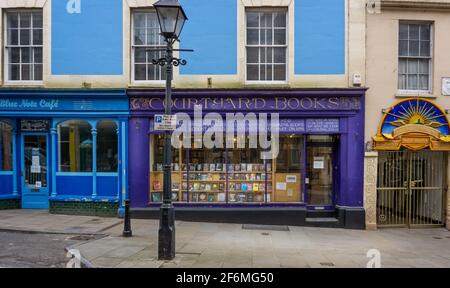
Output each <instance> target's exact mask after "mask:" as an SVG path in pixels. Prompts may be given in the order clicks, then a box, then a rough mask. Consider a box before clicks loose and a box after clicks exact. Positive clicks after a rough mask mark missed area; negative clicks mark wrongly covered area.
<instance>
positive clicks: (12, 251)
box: [0, 231, 82, 268]
mask: <svg viewBox="0 0 450 288" xmlns="http://www.w3.org/2000/svg"><path fill="white" fill-rule="evenodd" d="M78 237H79V236H75V237H73V236H71V235H64V234H44V233H27V232H16V231H14V232H0V239H1V241H0V267H4V268H64V267H67V264H68V263H69V261H70V260H71V258H69V257H68V256H67V255H68V253H67V252H66V251H65V248H66V247H67V246H71V245H75V244H77V243H81V242H82V240H81V239H80V238H78ZM80 265H81V263H80Z"/></svg>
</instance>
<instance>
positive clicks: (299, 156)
mask: <svg viewBox="0 0 450 288" xmlns="http://www.w3.org/2000/svg"><path fill="white" fill-rule="evenodd" d="M279 141H280V142H279V144H280V152H279V154H278V157H277V159H276V160H275V162H276V165H275V170H274V179H275V193H274V199H273V200H274V202H302V201H303V193H302V191H303V189H302V185H303V183H302V177H303V176H304V175H303V174H304V171H303V166H304V165H303V161H304V160H303V159H304V156H303V150H304V145H305V144H304V138H303V136H299V135H283V136H280V140H279Z"/></svg>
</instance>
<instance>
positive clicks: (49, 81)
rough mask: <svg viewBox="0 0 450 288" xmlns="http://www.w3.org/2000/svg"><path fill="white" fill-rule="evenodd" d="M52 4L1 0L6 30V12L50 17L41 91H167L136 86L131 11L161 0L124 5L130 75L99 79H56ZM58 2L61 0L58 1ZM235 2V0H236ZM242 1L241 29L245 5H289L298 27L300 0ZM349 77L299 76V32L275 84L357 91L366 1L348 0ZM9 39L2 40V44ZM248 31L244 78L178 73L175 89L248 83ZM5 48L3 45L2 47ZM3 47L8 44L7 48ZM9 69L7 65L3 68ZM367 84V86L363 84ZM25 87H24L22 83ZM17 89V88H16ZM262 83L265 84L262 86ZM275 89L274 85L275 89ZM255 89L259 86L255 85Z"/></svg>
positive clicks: (241, 39)
mask: <svg viewBox="0 0 450 288" xmlns="http://www.w3.org/2000/svg"><path fill="white" fill-rule="evenodd" d="M51 1H52V0H0V2H1V3H0V12H1V13H0V17H1V19H0V20H1V21H0V27H2V26H3V25H2V24H3V21H4V13H3V12H4V10H2V9H9V8H25V7H29V8H33V7H34V8H43V14H44V55H43V57H44V81H43V83H42V85H40V87H46V88H79V87H83V86H84V85H86V86H87V87H92V88H127V87H164V83H156V84H155V83H149V84H147V85H142V84H139V85H135V84H134V83H132V82H131V67H130V66H131V63H130V60H131V59H130V58H131V48H130V41H131V38H130V37H131V28H130V24H131V19H130V18H131V11H132V9H138V8H144V7H151V6H152V5H153V3H154V2H156V0H124V5H123V20H124V31H123V38H124V42H123V57H124V66H123V67H124V68H123V69H124V72H123V75H120V76H93V75H81V76H80V75H68V76H60V75H52V74H51V41H52V39H51ZM53 1H55V0H53ZM230 1H231V0H230ZM234 1H238V21H239V22H238V25H239V26H238V27H245V7H261V6H264V7H270V6H273V7H288V9H289V20H288V21H289V23H294V16H295V15H294V9H293V5H294V0H258V1H256V0H234ZM346 13H347V15H346V19H347V24H346V37H347V41H346V44H347V45H346V54H347V57H346V74H345V75H295V74H294V57H295V55H294V49H293V45H294V29H293V25H290V26H289V27H288V31H289V48H288V49H289V52H288V55H289V62H288V63H289V64H288V71H289V73H288V74H289V75H288V79H289V81H288V83H287V84H285V85H275V86H276V87H279V86H281V87H293V88H294V87H308V88H313V87H322V88H337V87H351V86H352V75H353V74H354V73H360V74H361V75H362V77H363V81H364V80H365V69H364V65H365V28H364V27H365V15H366V9H365V3H364V1H361V0H346ZM2 40H3V39H0V43H1V42H2ZM244 43H245V30H244V29H239V32H238V45H239V47H238V60H239V61H238V74H237V75H179V71H178V69H177V68H175V71H174V86H175V87H177V88H180V87H183V88H206V87H208V86H207V83H208V78H211V79H212V83H213V87H214V88H221V87H227V88H238V87H246V85H245V65H243V63H245V46H244ZM1 44H3V43H1ZM2 47H3V45H2ZM2 50H3V49H2ZM3 54H4V52H3V51H2V53H0V61H1V63H3V59H2V57H3ZM2 66H3V65H2ZM0 79H2V80H1V81H2V86H4V87H7V86H11V84H10V83H5V81H4V78H3V71H0ZM363 84H364V82H363ZM22 85H23V84H22ZM14 86H17V85H14ZM260 86H261V85H259V87H260ZM271 86H274V85H271ZM249 87H254V86H249Z"/></svg>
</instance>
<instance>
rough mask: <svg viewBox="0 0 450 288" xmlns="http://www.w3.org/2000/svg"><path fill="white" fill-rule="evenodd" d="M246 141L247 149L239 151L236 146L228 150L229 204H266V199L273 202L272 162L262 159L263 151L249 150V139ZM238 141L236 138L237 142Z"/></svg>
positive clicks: (257, 149) (258, 149)
mask: <svg viewBox="0 0 450 288" xmlns="http://www.w3.org/2000/svg"><path fill="white" fill-rule="evenodd" d="M245 140H246V141H245V147H246V148H244V149H238V147H239V146H238V145H235V146H236V147H235V148H234V149H229V150H228V168H227V169H228V202H229V203H255V202H256V203H264V202H265V201H266V197H267V202H272V200H273V197H272V174H271V171H272V161H270V162H265V161H264V160H263V159H261V152H263V150H262V149H260V148H249V147H250V139H249V137H246V139H245ZM238 141H239V139H238V138H236V139H235V142H236V143H237V142H238ZM266 170H267V171H268V172H267V173H266ZM266 180H267V181H266ZM266 184H267V186H266ZM266 191H267V194H266Z"/></svg>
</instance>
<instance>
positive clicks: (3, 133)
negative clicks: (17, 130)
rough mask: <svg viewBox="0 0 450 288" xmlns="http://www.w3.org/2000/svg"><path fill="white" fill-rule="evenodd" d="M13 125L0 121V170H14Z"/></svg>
mask: <svg viewBox="0 0 450 288" xmlns="http://www.w3.org/2000/svg"><path fill="white" fill-rule="evenodd" d="M12 132H13V127H12V126H11V125H10V124H8V123H5V122H1V121H0V171H12V170H13V163H12V162H13V161H12V137H13V133H12Z"/></svg>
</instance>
